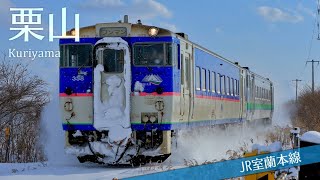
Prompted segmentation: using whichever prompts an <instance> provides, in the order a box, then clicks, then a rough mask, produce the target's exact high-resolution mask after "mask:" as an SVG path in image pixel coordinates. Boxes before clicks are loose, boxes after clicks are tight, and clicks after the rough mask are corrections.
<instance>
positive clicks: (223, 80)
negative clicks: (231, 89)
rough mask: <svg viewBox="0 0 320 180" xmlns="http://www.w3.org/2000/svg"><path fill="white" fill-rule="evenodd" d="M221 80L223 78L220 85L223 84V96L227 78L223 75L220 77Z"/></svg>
mask: <svg viewBox="0 0 320 180" xmlns="http://www.w3.org/2000/svg"><path fill="white" fill-rule="evenodd" d="M220 78H221V82H220V84H221V94H225V92H226V91H225V89H226V85H225V84H226V81H225V76H224V75H221V76H220Z"/></svg>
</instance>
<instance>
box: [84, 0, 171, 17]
mask: <svg viewBox="0 0 320 180" xmlns="http://www.w3.org/2000/svg"><path fill="white" fill-rule="evenodd" d="M80 7H81V8H85V9H90V10H95V11H96V10H103V12H104V15H105V14H106V13H108V15H109V14H112V15H114V14H128V15H129V16H130V18H131V19H134V20H137V19H143V20H148V19H153V18H155V17H164V18H170V17H172V12H171V11H170V10H169V9H168V8H167V7H166V6H165V5H163V4H161V3H159V2H157V1H156V0H131V1H126V3H124V1H122V0H93V1H92V0H86V1H85V2H83V3H82V4H80Z"/></svg>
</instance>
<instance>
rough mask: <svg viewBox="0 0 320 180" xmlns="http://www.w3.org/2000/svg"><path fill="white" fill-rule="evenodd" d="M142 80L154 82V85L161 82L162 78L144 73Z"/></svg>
mask: <svg viewBox="0 0 320 180" xmlns="http://www.w3.org/2000/svg"><path fill="white" fill-rule="evenodd" d="M142 82H147V83H151V84H154V85H159V84H161V83H162V79H161V77H160V76H158V75H154V74H151V75H146V76H145V77H144V78H143V79H142Z"/></svg>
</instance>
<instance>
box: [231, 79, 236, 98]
mask: <svg viewBox="0 0 320 180" xmlns="http://www.w3.org/2000/svg"><path fill="white" fill-rule="evenodd" d="M230 85H231V96H233V95H235V92H234V90H235V89H234V79H233V78H231V84H230Z"/></svg>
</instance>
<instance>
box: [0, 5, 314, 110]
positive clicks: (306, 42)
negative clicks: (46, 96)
mask: <svg viewBox="0 0 320 180" xmlns="http://www.w3.org/2000/svg"><path fill="white" fill-rule="evenodd" d="M13 7H16V8H43V12H42V13H41V14H42V24H41V25H38V26H37V27H42V28H43V29H44V30H43V31H38V32H39V34H41V35H43V36H45V38H44V39H43V40H37V39H34V38H32V37H30V41H29V42H24V41H23V38H19V39H16V40H13V41H9V39H10V38H11V37H13V36H15V35H16V33H17V32H16V31H10V28H12V27H15V25H13V24H12V21H11V16H12V14H13V12H10V10H9V8H13ZM63 7H66V8H67V14H68V15H67V17H68V18H67V26H68V28H67V29H71V28H73V27H74V14H76V13H78V14H80V27H83V26H88V25H93V24H96V23H102V22H114V21H118V20H121V19H123V15H125V14H127V15H129V21H130V22H133V23H135V22H136V21H137V20H138V19H141V21H142V23H143V24H149V25H155V26H158V27H162V28H168V29H170V30H172V31H174V32H184V33H186V34H188V36H189V39H190V40H191V41H194V42H196V43H197V44H200V45H201V46H204V47H206V48H207V49H210V50H211V51H213V52H216V53H218V54H220V55H221V56H223V57H225V58H227V59H230V60H231V61H237V62H239V63H240V65H242V66H248V67H249V68H250V69H251V70H252V71H254V72H256V73H257V74H260V75H262V76H264V77H269V78H270V79H271V80H272V81H273V82H274V86H275V98H276V102H277V103H278V104H281V103H282V102H285V101H287V100H289V99H294V98H295V84H294V82H293V81H292V80H293V79H297V78H298V79H301V80H303V81H302V82H301V83H300V84H299V86H300V88H299V91H301V90H302V89H303V87H305V86H306V85H311V64H307V65H306V61H307V60H312V59H314V60H320V51H319V48H320V41H319V40H317V37H318V34H319V32H318V28H317V26H316V22H317V21H318V19H319V18H318V15H317V0H305V1H302V0H256V1H253V0H239V1H231V0H224V1H218V0H201V1H199V0H198V1H195V0H190V1H183V0H175V1H168V0H68V1H51V0H24V1H21V0H2V1H1V6H0V23H1V26H0V30H1V34H0V37H1V42H0V51H1V52H4V53H5V54H8V49H10V48H11V49H12V48H15V49H17V50H29V49H31V50H58V41H57V40H55V41H54V42H49V41H48V29H49V25H48V24H49V22H48V14H50V13H52V14H54V18H55V19H54V33H55V35H60V34H61V31H60V29H61V8H63ZM59 33H60V34H59ZM12 60H13V61H23V62H24V63H27V64H29V68H30V69H31V70H32V73H34V74H37V75H39V76H41V77H43V78H44V79H45V80H46V81H48V83H49V84H50V85H51V86H52V87H53V89H57V83H58V61H59V59H58V58H45V59H35V60H31V59H30V58H25V59H21V58H13V59H12ZM319 70H320V68H319V66H315V80H316V85H319V84H320V78H319V74H320V72H319Z"/></svg>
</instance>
